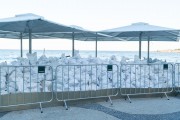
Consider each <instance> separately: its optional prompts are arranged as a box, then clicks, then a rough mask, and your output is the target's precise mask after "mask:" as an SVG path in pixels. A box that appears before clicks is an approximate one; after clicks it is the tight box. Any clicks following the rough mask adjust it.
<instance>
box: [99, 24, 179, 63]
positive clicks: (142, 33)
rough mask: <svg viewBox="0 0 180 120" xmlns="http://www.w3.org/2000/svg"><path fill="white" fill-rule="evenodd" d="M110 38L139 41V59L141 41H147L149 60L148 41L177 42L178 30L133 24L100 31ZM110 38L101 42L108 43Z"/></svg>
mask: <svg viewBox="0 0 180 120" xmlns="http://www.w3.org/2000/svg"><path fill="white" fill-rule="evenodd" d="M100 32H101V33H104V34H107V35H109V36H111V37H114V38H117V39H116V41H119V39H118V38H121V39H124V40H126V41H139V58H141V41H148V60H149V41H178V40H179V36H180V34H179V30H176V29H172V28H166V27H160V26H155V25H149V24H147V23H142V22H140V23H134V24H131V25H129V26H124V27H118V28H114V29H108V30H103V31H100ZM110 40H111V38H110V37H106V38H102V39H101V41H110Z"/></svg>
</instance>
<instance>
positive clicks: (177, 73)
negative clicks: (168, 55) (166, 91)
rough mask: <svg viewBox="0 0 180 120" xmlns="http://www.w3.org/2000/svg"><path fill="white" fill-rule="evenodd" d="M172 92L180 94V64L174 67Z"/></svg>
mask: <svg viewBox="0 0 180 120" xmlns="http://www.w3.org/2000/svg"><path fill="white" fill-rule="evenodd" d="M174 90H175V92H178V93H179V92H180V63H176V64H175V65H174Z"/></svg>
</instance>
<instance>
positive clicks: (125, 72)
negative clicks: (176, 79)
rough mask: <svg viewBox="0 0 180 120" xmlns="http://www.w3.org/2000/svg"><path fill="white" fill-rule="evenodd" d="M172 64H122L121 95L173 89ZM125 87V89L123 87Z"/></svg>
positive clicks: (170, 90)
mask: <svg viewBox="0 0 180 120" xmlns="http://www.w3.org/2000/svg"><path fill="white" fill-rule="evenodd" d="M173 69H174V68H173V65H172V64H121V67H120V74H121V75H120V86H121V90H120V91H121V95H125V96H127V98H128V99H129V101H130V102H131V100H130V97H129V95H140V94H156V93H164V94H165V96H166V97H167V99H169V98H168V96H167V94H166V93H169V92H172V91H173ZM123 88H124V89H123Z"/></svg>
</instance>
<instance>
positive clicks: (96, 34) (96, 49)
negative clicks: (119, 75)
mask: <svg viewBox="0 0 180 120" xmlns="http://www.w3.org/2000/svg"><path fill="white" fill-rule="evenodd" d="M95 57H97V32H96V53H95Z"/></svg>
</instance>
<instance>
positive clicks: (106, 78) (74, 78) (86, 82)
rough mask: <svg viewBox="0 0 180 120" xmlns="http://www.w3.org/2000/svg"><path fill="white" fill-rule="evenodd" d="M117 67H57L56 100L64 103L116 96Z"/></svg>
mask: <svg viewBox="0 0 180 120" xmlns="http://www.w3.org/2000/svg"><path fill="white" fill-rule="evenodd" d="M118 69H119V68H118V65H108V64H96V65H59V66H57V68H56V99H57V100H58V101H64V104H65V107H66V109H67V104H66V101H68V100H78V99H88V98H101V97H108V98H109V100H110V102H111V104H112V101H111V98H110V97H111V96H116V95H117V94H118V90H119V89H118V87H119V83H118V81H119V80H118V78H119V77H118V74H119V72H118Z"/></svg>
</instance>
